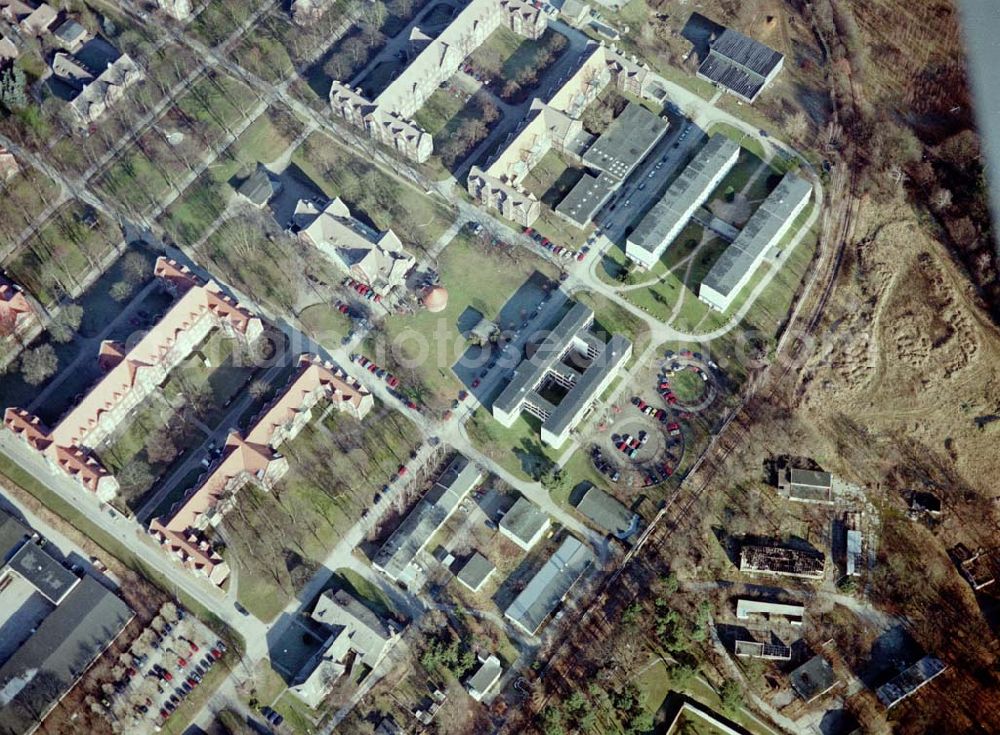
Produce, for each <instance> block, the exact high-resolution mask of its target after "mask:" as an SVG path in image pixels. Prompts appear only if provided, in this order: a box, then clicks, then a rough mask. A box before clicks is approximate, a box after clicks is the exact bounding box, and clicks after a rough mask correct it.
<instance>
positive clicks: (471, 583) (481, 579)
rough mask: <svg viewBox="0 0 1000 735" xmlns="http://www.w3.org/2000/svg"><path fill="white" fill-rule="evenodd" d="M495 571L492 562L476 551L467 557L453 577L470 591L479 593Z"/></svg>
mask: <svg viewBox="0 0 1000 735" xmlns="http://www.w3.org/2000/svg"><path fill="white" fill-rule="evenodd" d="M496 569H497V568H496V566H495V565H494V564H493V562H491V561H490V560H489V559H487V558H486V557H485V556H483V555H482V554H480V553H479V552H478V551H477V552H475V553H474V554H473V555H472V556H470V557H469V559H468V561H466V562H465V564H463V565H462V568H461V569H460V570H459V571H458V574H456V575H455V576H456V577H457V578H458V581H459V582H461V583H462V584H464V585H465V586H466V587H468V588H469V589H470V590H472V591H473V592H479V590H480V589H482V587H483V585H484V584H486V580H488V579H489V578H490V576H492V574H493V572H495V571H496Z"/></svg>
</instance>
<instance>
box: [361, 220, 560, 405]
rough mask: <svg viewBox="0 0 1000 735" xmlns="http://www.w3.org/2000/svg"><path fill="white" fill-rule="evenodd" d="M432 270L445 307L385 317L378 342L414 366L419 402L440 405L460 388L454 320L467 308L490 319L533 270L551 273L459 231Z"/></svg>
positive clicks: (520, 253)
mask: <svg viewBox="0 0 1000 735" xmlns="http://www.w3.org/2000/svg"><path fill="white" fill-rule="evenodd" d="M437 270H438V272H439V273H440V275H441V285H442V286H444V287H445V288H446V289H447V290H448V306H447V308H446V309H445V310H444V311H442V312H440V313H437V314H432V313H431V312H429V311H419V312H417V313H416V314H415V315H412V316H397V315H392V316H389V317H388V318H387V319H386V320H385V325H384V339H385V343H384V344H385V345H388V346H389V347H391V348H392V354H393V355H394V356H396V358H397V359H398V360H407V361H412V362H414V363H418V364H416V365H415V366H414V367H413V372H414V374H415V377H416V378H417V380H419V381H420V382H422V383H423V385H424V387H425V388H426V389H427V395H426V396H424V397H423V400H424V401H425V402H431V401H433V403H435V404H437V405H438V406H439V407H441V406H443V405H444V404H445V403H446V402H447V401H450V400H451V398H452V397H454V396H455V394H456V393H457V392H458V390H459V389H460V388H461V385H460V384H459V381H458V379H457V378H456V377H455V375H454V373H453V372H452V370H451V368H452V365H454V364H455V362H456V361H457V360H458V358H459V357H461V355H462V353H464V351H465V349H466V346H467V345H466V342H465V341H464V340H463V339H462V338H461V335H460V334H459V331H458V319H459V316H461V314H462V313H463V312H464V311H465V310H466V309H467V308H469V307H472V308H473V309H475V310H477V311H478V312H480V313H481V314H483V315H485V316H486V317H487V318H489V319H496V318H497V316H498V315H499V313H500V309H501V307H502V306H503V305H504V304H505V303H506V302H507V300H508V299H509V298H510V297H511V295H513V294H514V292H515V291H517V289H518V288H519V287H520V286H521V285H522V284H523V283H524V282H525V281H526V280H527V279H528V278H529V277H531V276H532V275H533V274H535V273H536V272H537V273H540V274H541V275H542V276H543V277H546V278H549V279H552V278H554V277H555V275H556V272H555V269H554V268H553V267H552V265H551V264H550V263H548V262H547V261H544V260H542V259H541V258H538V257H536V256H534V255H532V254H531V253H529V252H527V251H525V250H523V249H519V250H517V251H516V257H507V256H504V255H500V254H497V253H494V252H493V251H491V250H487V249H486V248H485V247H484V246H482V245H480V244H479V243H478V241H477V240H474V239H472V238H471V237H470V236H468V235H466V234H465V233H460V234H459V235H457V236H456V237H455V239H454V240H452V242H451V244H450V245H449V246H448V247H447V248H446V249H445V250H444V252H443V253H442V254H441V255H440V257H439V258H438V264H437ZM498 272H502V273H503V278H502V279H498V278H497V275H496V274H497V273H498ZM382 351H383V352H388V351H387V350H385V349H384V348H383V350H382ZM421 354H423V355H424V356H425V357H424V359H423V360H420V359H419V358H420V356H421ZM369 356H370V357H375V355H369Z"/></svg>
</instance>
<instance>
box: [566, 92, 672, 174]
mask: <svg viewBox="0 0 1000 735" xmlns="http://www.w3.org/2000/svg"><path fill="white" fill-rule="evenodd" d="M666 132H667V122H666V120H664V119H662V118H661V117H659V116H657V115H654V114H653V113H652V112H650V111H649V110H647V109H646V108H645V107H643V106H642V105H637V104H636V103H635V102H629V103H628V104H627V105H625V109H624V110H622V112H621V114H620V115H619V116H618V117H616V118H615V119H614V120H612V121H611V124H610V125H608V127H607V129H606V130H605V131H604V132H603V133H601V135H600V136H599V137H598V138H597V140H595V141H594V143H593V145H591V146H590V148H588V149H587V152H586V153H584V154H583V162H584V163H586V164H587V165H588V166H592V167H593V168H596V169H599V170H601V171H605V172H607V173H608V174H610V175H611V176H614V177H615V178H616V179H625V178H627V177H628V175H629V174H630V173H632V172H633V171H634V170H635V167H636V166H638V165H639V163H640V162H641V161H642V159H644V158H645V157H646V156H647V155H649V152H650V151H651V150H653V146H655V145H656V144H657V143H658V142H659V141H660V138H662V137H663V136H664V134H665V133H666Z"/></svg>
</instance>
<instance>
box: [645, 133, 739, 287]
mask: <svg viewBox="0 0 1000 735" xmlns="http://www.w3.org/2000/svg"><path fill="white" fill-rule="evenodd" d="M739 155H740V146H739V144H738V143H736V141H733V140H730V139H729V138H727V137H726V136H724V135H713V136H712V137H711V138H709V140H708V142H707V143H706V144H705V145H704V147H703V148H702V149H701V150H700V151H698V153H697V154H696V155H695V157H694V158H693V159H691V162H690V163H689V164H688V165H687V166H686V167H685V168H684V170H683V171H681V173H680V175H679V176H678V177H677V178H676V179H674V181H673V183H672V184H670V186H669V187H667V190H666V192H664V194H663V197H662V198H661V199H660V201H658V202H657V203H656V204H654V205H653V207H652V209H650V210H649V212H647V213H646V216H644V217H643V218H642V219H641V220H639V224H638V225H637V226H636V228H635V229H634V230H633V231H632V233H631V234H630V235H629V236H628V239H627V240H626V241H625V255H626V256H627V257H628V258H629V260H631V261H633V262H634V263H636V264H638V265H640V266H642V267H643V268H652V267H653V265H655V264H656V261H658V260H659V259H660V256H662V255H663V252H664V251H665V250H666V249H667V247H668V246H669V245H670V243H672V242H673V241H674V238H676V237H677V235H679V234H680V232H681V230H683V229H684V228H685V227H686V226H687V223H688V221H689V220H690V219H691V216H692V215H693V214H694V213H695V212H696V211H697V210H698V207H700V206H701V205H702V204H704V203H705V202H706V201H707V200H708V197H709V196H711V194H712V192H713V191H715V187H717V186H718V185H719V183H720V182H721V181H722V180H723V179H724V178H725V177H726V174H728V173H729V171H730V169H732V167H733V166H734V165H736V159H737V158H739Z"/></svg>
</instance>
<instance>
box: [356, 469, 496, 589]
mask: <svg viewBox="0 0 1000 735" xmlns="http://www.w3.org/2000/svg"><path fill="white" fill-rule="evenodd" d="M481 477H482V475H481V473H480V472H479V469H478V468H477V467H476V465H475V464H473V463H472V462H470V461H469V459H468V458H466V457H465V456H464V455H462V454H459V455H456V456H455V459H453V460H452V461H451V463H450V464H449V465H448V467H447V468H446V469H445V471H444V472H442V473H441V476H440V477H439V478H438V480H437V482H435V483H434V487H432V488H431V489H430V490H428V491H427V494H426V495H424V497H422V498H421V499H420V501H419V502H418V503H417V504H416V505H415V506H414V508H413V510H411V511H410V513H409V514H408V515H407V516H406V518H404V519H403V522H402V523H401V524H400V525H399V528H397V529H396V530H395V531H393V533H392V535H391V536H390V537H389V538H388V539H387V540H386V542H385V543H384V544H382V548H380V549H379V550H378V553H376V554H375V558H374V559H373V560H372V565H373V566H374V567H375V568H376V569H378V570H379V571H381V572H383V573H384V574H385V575H386V576H387V577H389V579H391V580H392V581H393V582H401V583H403V584H405V585H406V586H407V587H409V588H411V589H413V590H416V589H419V588H420V587H421V586H422V583H423V574H422V573H421V571H420V568H419V566H418V565H417V563H416V561H417V555H418V554H419V553H420V552H421V551H422V550H423V548H424V547H425V546H426V545H427V542H428V541H430V540H431V536H433V535H434V534H435V533H437V530H438V529H439V528H441V526H443V525H444V523H445V521H447V520H448V518H450V517H451V514H452V513H454V512H455V509H456V508H457V507H458V504H459V503H461V502H462V499H463V498H464V497H465V496H466V495H468V493H469V491H470V490H472V488H473V487H475V486H476V483H478V482H479V480H480V478H481Z"/></svg>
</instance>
